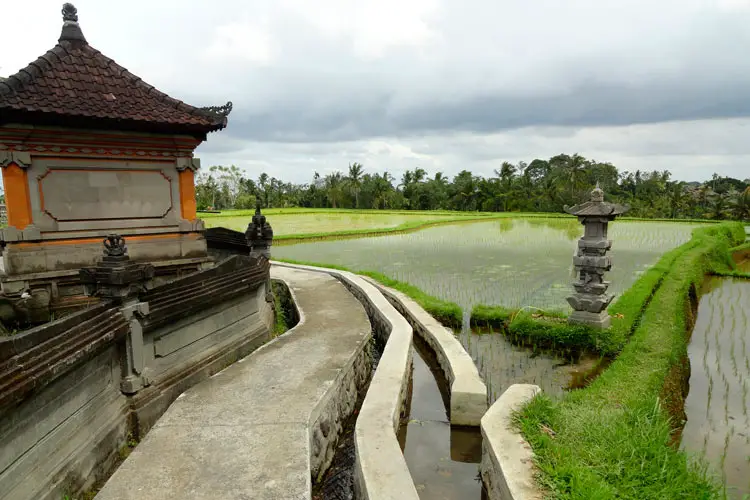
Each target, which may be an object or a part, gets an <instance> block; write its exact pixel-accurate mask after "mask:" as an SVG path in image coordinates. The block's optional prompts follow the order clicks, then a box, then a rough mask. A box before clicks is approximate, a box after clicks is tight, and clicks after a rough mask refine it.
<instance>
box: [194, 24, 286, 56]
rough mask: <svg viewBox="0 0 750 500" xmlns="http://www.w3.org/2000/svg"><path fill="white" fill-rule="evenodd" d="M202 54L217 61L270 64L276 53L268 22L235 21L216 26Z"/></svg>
mask: <svg viewBox="0 0 750 500" xmlns="http://www.w3.org/2000/svg"><path fill="white" fill-rule="evenodd" d="M203 54H204V56H205V57H207V58H208V59H210V60H212V61H217V62H219V63H225V64H226V63H230V64H232V63H235V64H236V62H237V61H247V62H250V63H255V64H259V65H267V64H270V63H271V62H272V61H273V59H274V58H275V56H276V55H277V54H276V48H275V46H274V41H273V37H272V36H271V33H269V29H268V22H262V21H261V22H248V21H237V22H231V23H228V24H224V25H222V26H219V27H217V28H216V30H215V33H214V38H213V40H212V42H211V44H210V45H209V46H208V47H207V48H206V49H205V50H204V52H203Z"/></svg>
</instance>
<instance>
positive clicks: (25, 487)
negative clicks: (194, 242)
mask: <svg viewBox="0 0 750 500" xmlns="http://www.w3.org/2000/svg"><path fill="white" fill-rule="evenodd" d="M131 321H136V322H137V321H138V317H137V315H134V316H133V318H132V319H131ZM272 325H273V310H272V308H271V305H270V304H268V303H267V302H266V297H265V285H260V286H258V287H256V288H255V289H253V290H249V293H247V294H244V295H242V296H239V297H237V298H235V299H234V300H232V301H228V302H226V303H223V304H220V305H217V306H214V307H212V308H210V309H206V310H203V311H200V312H197V313H196V314H194V315H191V316H189V317H186V318H184V319H182V320H180V321H178V322H176V323H174V324H172V325H169V326H165V327H163V328H159V329H157V330H155V331H153V332H148V333H146V334H145V335H143V340H142V351H143V354H144V360H145V367H144V369H143V370H142V371H143V373H144V374H145V375H146V376H147V377H146V378H147V379H148V380H147V382H148V385H147V386H146V387H144V388H141V389H139V390H137V391H136V392H135V393H134V394H129V395H126V394H124V393H123V392H122V390H121V388H122V386H123V384H124V385H126V386H127V385H128V384H126V382H127V380H125V378H126V376H131V377H132V373H130V368H129V365H130V364H131V363H132V359H131V355H132V349H133V342H134V339H133V338H132V337H134V336H135V337H137V335H136V333H137V332H135V330H137V329H138V328H137V327H134V326H131V333H130V334H129V337H128V339H127V342H125V343H123V342H120V343H116V344H111V345H110V346H109V347H108V348H107V349H106V350H104V351H102V352H101V353H100V354H98V355H97V356H96V357H94V358H91V359H87V360H86V361H85V362H84V363H83V364H79V365H77V366H71V367H70V369H69V371H67V372H66V373H65V374H64V375H62V376H60V377H59V378H57V379H56V380H55V381H54V382H53V383H51V384H50V385H47V386H46V387H45V388H44V389H42V390H41V391H37V392H35V393H33V394H31V395H30V396H28V397H27V398H26V399H25V400H24V401H22V402H21V403H20V404H18V405H15V406H14V407H12V408H9V409H7V410H5V411H4V412H3V413H2V414H0V442H2V443H3V445H2V448H1V449H0V499H2V500H6V499H7V500H27V499H28V500H32V499H33V500H40V499H42V500H45V499H54V500H59V499H60V498H61V497H62V495H63V494H65V493H68V494H78V493H80V492H81V491H84V490H86V489H87V488H90V487H91V486H92V485H94V483H96V482H98V481H100V480H103V479H105V478H106V477H107V476H108V474H109V473H111V470H112V468H113V466H114V465H115V464H116V463H117V459H118V454H119V450H120V448H121V447H122V446H123V445H124V444H125V442H126V439H127V437H128V435H129V434H130V435H131V436H133V437H138V435H139V434H140V435H141V436H142V435H143V434H144V433H145V432H146V431H147V430H148V429H149V428H150V427H151V425H153V423H154V422H155V421H156V419H157V418H158V417H159V416H160V415H161V414H162V413H163V412H164V411H165V410H166V408H167V407H168V406H169V404H170V403H171V402H172V401H173V400H174V399H175V398H176V397H177V396H178V395H179V394H180V393H182V392H183V391H184V390H185V389H187V388H188V387H190V386H192V385H194V384H196V383H197V382H199V381H201V380H204V379H206V378H208V377H209V376H211V375H212V374H214V373H216V372H218V371H220V370H221V369H223V368H224V367H226V366H227V365H228V364H231V363H232V362H234V361H236V360H237V359H239V358H241V357H243V356H245V355H247V354H249V353H250V352H252V351H253V350H254V349H256V348H257V347H258V346H260V345H261V344H262V343H263V342H265V341H266V340H267V339H268V338H269V336H270V331H271V327H272ZM50 354H52V352H51V353H50Z"/></svg>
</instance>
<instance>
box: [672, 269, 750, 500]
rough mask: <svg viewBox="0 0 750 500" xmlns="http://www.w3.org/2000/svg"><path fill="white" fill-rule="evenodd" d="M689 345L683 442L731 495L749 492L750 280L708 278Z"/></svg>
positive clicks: (733, 496)
mask: <svg viewBox="0 0 750 500" xmlns="http://www.w3.org/2000/svg"><path fill="white" fill-rule="evenodd" d="M704 292H705V293H704V295H703V297H702V298H701V300H700V304H699V306H698V315H697V318H696V323H695V327H694V329H693V334H692V337H691V340H690V345H689V347H688V356H689V358H690V370H691V372H690V392H689V393H688V397H687V399H686V401H685V413H686V414H687V423H686V424H685V428H684V430H683V433H682V446H683V448H685V449H686V450H688V451H690V452H693V453H698V454H702V455H703V456H705V457H706V459H707V460H708V461H709V463H710V464H711V466H712V468H713V470H714V471H715V473H716V474H717V475H718V476H720V477H721V479H722V482H723V483H724V484H725V485H726V487H727V489H728V492H727V493H728V497H729V498H736V499H740V498H743V495H750V282H748V281H741V280H736V281H733V280H729V279H721V278H711V279H710V280H708V281H707V283H706V288H705V289H704Z"/></svg>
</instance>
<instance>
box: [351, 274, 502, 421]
mask: <svg viewBox="0 0 750 500" xmlns="http://www.w3.org/2000/svg"><path fill="white" fill-rule="evenodd" d="M362 278H363V279H365V280H367V281H369V282H370V283H371V284H373V285H374V286H375V287H376V288H377V289H378V290H380V292H381V293H382V294H383V295H385V296H386V298H388V299H389V300H390V302H391V303H392V304H393V306H394V307H395V308H396V309H397V310H398V311H399V312H400V313H401V314H402V315H403V316H404V317H406V318H407V320H408V321H409V323H411V325H412V327H413V328H414V332H415V333H417V334H418V335H419V336H420V338H422V339H423V340H424V341H425V342H426V343H427V345H429V346H430V348H431V349H432V350H433V351H434V353H435V355H436V357H437V360H438V363H439V364H440V367H441V368H442V370H443V373H444V375H445V378H446V380H447V381H448V383H449V384H450V392H451V394H450V396H451V401H450V406H451V408H450V419H451V424H452V425H464V426H472V427H477V426H479V424H480V421H481V419H482V416H483V415H484V414H485V413H486V412H487V406H488V404H487V386H486V385H485V384H484V382H483V381H482V377H480V376H479V370H477V367H476V365H475V364H474V360H472V359H471V356H469V353H468V352H466V349H464V347H463V346H462V345H461V342H459V340H458V339H457V338H456V337H455V335H454V334H453V331H452V330H450V329H449V328H446V327H445V326H443V325H442V324H440V322H439V321H438V320H436V319H435V318H433V317H432V316H431V315H430V314H429V313H428V312H427V311H425V310H424V309H423V308H422V306H420V305H419V304H417V303H416V302H415V301H414V300H413V299H411V298H410V297H409V296H407V295H406V294H404V293H402V292H399V291H398V290H394V289H392V288H388V287H386V286H384V285H382V284H380V283H378V282H377V281H376V280H374V279H372V278H368V277H365V276H363V277H362Z"/></svg>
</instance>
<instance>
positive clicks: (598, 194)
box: [591, 181, 604, 202]
mask: <svg viewBox="0 0 750 500" xmlns="http://www.w3.org/2000/svg"><path fill="white" fill-rule="evenodd" d="M591 201H595V202H603V201H604V191H602V188H600V187H599V181H596V187H595V188H594V190H593V191H591Z"/></svg>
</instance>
